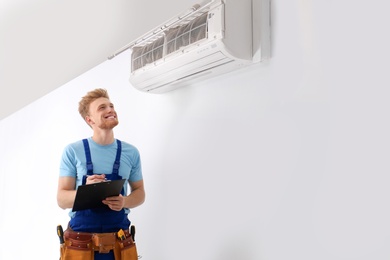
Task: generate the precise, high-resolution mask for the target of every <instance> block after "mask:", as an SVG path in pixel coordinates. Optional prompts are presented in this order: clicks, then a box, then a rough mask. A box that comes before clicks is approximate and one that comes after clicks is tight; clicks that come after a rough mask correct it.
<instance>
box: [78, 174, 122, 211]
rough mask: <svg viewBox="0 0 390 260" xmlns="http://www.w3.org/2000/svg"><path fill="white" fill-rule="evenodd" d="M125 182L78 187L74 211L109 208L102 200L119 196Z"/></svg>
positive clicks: (106, 182) (116, 181) (118, 181)
mask: <svg viewBox="0 0 390 260" xmlns="http://www.w3.org/2000/svg"><path fill="white" fill-rule="evenodd" d="M125 181H126V179H121V180H113V181H105V182H99V183H94V184H88V185H80V186H78V187H77V191H76V198H75V200H74V203H73V208H72V211H78V210H84V209H94V208H102V207H107V205H104V204H103V203H102V200H104V199H105V198H107V197H112V196H118V195H119V194H120V193H121V190H122V187H123V184H124V183H125Z"/></svg>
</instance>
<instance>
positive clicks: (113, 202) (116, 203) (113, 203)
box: [102, 195, 125, 211]
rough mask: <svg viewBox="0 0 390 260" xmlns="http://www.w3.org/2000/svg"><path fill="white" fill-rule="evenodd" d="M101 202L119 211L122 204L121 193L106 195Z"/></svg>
mask: <svg viewBox="0 0 390 260" xmlns="http://www.w3.org/2000/svg"><path fill="white" fill-rule="evenodd" d="M102 202H103V204H105V205H107V206H108V207H109V208H110V209H112V210H115V211H120V210H121V209H122V208H123V206H124V203H125V201H124V197H123V196H122V195H119V196H114V197H108V198H106V199H105V200H103V201H102Z"/></svg>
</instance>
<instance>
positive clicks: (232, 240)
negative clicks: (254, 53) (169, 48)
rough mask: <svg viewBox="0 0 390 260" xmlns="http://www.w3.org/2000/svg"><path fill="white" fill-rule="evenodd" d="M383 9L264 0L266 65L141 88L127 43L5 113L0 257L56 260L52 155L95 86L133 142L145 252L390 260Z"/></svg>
mask: <svg viewBox="0 0 390 260" xmlns="http://www.w3.org/2000/svg"><path fill="white" fill-rule="evenodd" d="M389 7H390V4H388V3H386V2H385V1H381V0H372V1H370V2H367V1H352V0H339V1H303V0H288V1H278V0H274V1H273V3H272V26H273V31H272V33H273V35H272V41H273V45H272V47H273V57H272V59H271V61H270V62H269V64H265V65H256V66H253V67H251V68H249V69H245V70H242V71H237V72H234V73H231V74H229V75H225V76H222V77H218V78H214V79H211V80H209V81H207V82H202V83H199V84H197V85H194V86H190V87H187V88H183V89H180V90H177V91H174V92H171V93H167V94H164V95H152V94H144V93H141V92H138V91H137V90H135V89H134V88H132V87H131V86H130V85H129V83H128V74H129V64H128V63H129V57H128V53H124V54H122V55H121V56H119V57H117V58H116V59H114V60H113V61H107V62H105V63H103V64H101V65H99V66H97V67H96V68H94V69H93V70H91V71H89V72H87V73H85V74H84V75H82V76H80V77H79V78H76V79H75V80H73V81H71V82H69V83H68V84H66V85H64V86H62V87H61V88H59V89H58V90H56V91H54V92H52V93H51V94H49V95H47V96H45V97H43V98H41V99H40V100H38V101H37V102H35V103H33V104H31V105H29V106H28V107H26V108H25V109H23V110H21V111H19V112H17V113H15V114H14V115H12V116H11V117H8V118H6V119H4V120H2V121H1V122H0V136H1V139H0V140H1V141H0V146H1V148H2V149H1V150H0V161H1V162H0V169H1V178H0V205H1V207H0V208H1V214H0V230H1V240H0V244H1V247H0V259H27V258H28V256H29V255H33V256H37V257H40V258H41V259H56V258H57V257H58V250H59V249H58V246H59V242H58V239H57V237H56V233H55V227H56V225H57V224H62V225H63V226H65V225H66V224H67V221H68V218H67V215H66V212H65V211H62V210H60V209H58V207H57V205H56V201H55V196H56V195H55V194H56V188H57V177H58V166H59V160H60V156H61V152H62V149H63V147H64V146H65V145H66V144H67V143H69V142H72V141H75V140H78V139H81V138H83V137H86V136H89V135H90V134H91V132H90V130H89V128H88V127H87V126H86V125H85V123H84V122H83V121H82V119H81V118H80V117H79V115H78V113H77V102H78V101H79V99H80V97H81V96H83V95H84V94H85V93H86V92H87V91H88V90H90V89H93V88H96V87H103V88H107V89H108V90H109V92H110V93H111V99H112V100H113V101H114V103H115V105H116V108H117V111H118V113H119V116H120V125H119V126H118V127H117V129H116V132H115V133H116V136H117V137H118V138H120V139H123V140H126V141H128V142H130V143H133V144H134V145H136V146H137V147H138V148H139V150H140V152H141V156H142V162H143V170H144V178H145V184H146V190H147V200H146V203H145V204H144V205H143V206H141V207H139V208H137V209H135V210H134V211H133V212H132V214H131V219H132V221H133V223H134V224H135V225H136V226H137V230H138V234H137V242H138V248H139V253H140V254H141V255H142V256H143V259H145V260H184V259H185V260H195V259H202V260H259V259H262V260H285V259H299V260H313V259H315V260H329V259H332V260H341V259H342V260H344V259H354V260H363V259H375V260H380V259H388V258H389V257H390V250H389V247H388V244H389V242H390V235H389V232H390V224H389V223H390V222H389V221H388V220H389V219H390V210H389V207H388V198H389V195H390V194H389V193H390V191H389V188H388V186H389V185H388V184H389V181H390V175H389V170H390V166H389V163H388V161H389V160H388V158H389V157H390V149H389V147H390V137H389V134H388V133H389V132H390V123H389V120H388V118H389V116H388V111H389V110H390V103H389V102H388V99H389V98H388V97H389V94H390V91H389V88H388V87H389V79H388V76H387V74H386V72H387V70H388V64H387V63H388V60H389V51H388V46H390V42H389V41H390V40H389V38H388V37H387V33H386V32H387V25H388V24H389V22H390V18H389V16H388V14H387V10H389ZM32 87H34V86H32ZM4 98H6V97H3V99H4ZM19 245H23V246H24V247H23V248H22V249H21V248H19ZM15 252H18V256H17V257H16V256H15Z"/></svg>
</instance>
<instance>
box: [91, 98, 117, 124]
mask: <svg viewBox="0 0 390 260" xmlns="http://www.w3.org/2000/svg"><path fill="white" fill-rule="evenodd" d="M86 121H87V123H88V124H89V125H90V126H91V127H92V128H96V127H97V128H100V129H113V128H114V127H115V126H116V125H118V123H119V122H118V116H117V114H116V112H115V109H114V104H112V103H111V101H110V100H109V99H108V98H105V97H101V98H98V99H96V100H94V101H93V102H91V104H90V105H89V113H88V115H87V117H86Z"/></svg>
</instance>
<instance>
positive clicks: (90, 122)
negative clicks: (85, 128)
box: [85, 116, 94, 126]
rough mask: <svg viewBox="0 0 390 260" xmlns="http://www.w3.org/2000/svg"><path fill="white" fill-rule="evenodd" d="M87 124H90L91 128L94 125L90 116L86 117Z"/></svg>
mask: <svg viewBox="0 0 390 260" xmlns="http://www.w3.org/2000/svg"><path fill="white" fill-rule="evenodd" d="M85 122H87V124H88V125H89V126H92V124H93V123H94V122H93V121H92V119H91V118H90V117H89V116H86V117H85Z"/></svg>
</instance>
